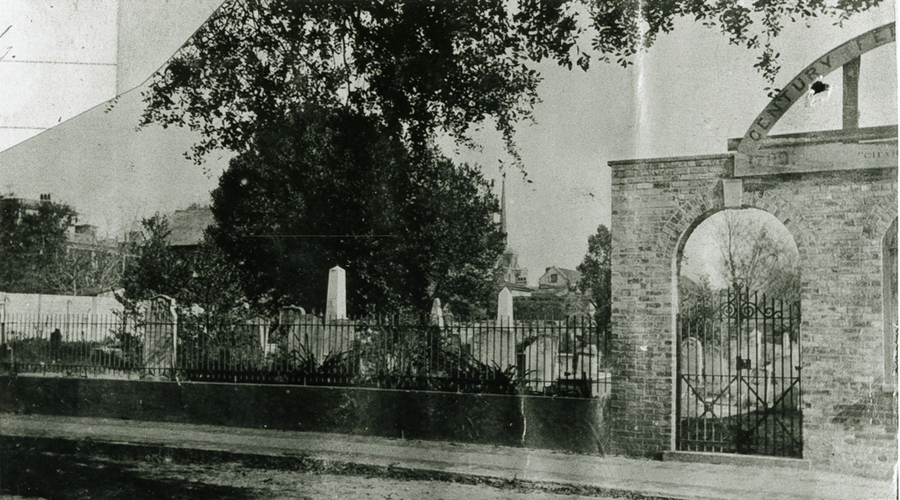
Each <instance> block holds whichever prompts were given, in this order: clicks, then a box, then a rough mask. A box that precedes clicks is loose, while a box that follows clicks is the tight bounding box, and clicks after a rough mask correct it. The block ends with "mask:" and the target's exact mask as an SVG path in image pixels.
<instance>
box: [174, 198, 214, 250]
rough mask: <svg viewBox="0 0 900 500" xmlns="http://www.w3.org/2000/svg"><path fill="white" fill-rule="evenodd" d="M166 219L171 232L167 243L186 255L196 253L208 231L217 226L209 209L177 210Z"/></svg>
mask: <svg viewBox="0 0 900 500" xmlns="http://www.w3.org/2000/svg"><path fill="white" fill-rule="evenodd" d="M166 219H167V221H168V222H169V230H170V231H171V232H170V233H169V236H168V238H166V243H168V244H169V247H170V248H172V249H173V250H176V251H178V252H181V253H185V254H188V253H192V252H194V251H196V250H197V248H199V247H200V244H201V243H202V242H203V238H204V237H205V235H206V229H207V228H209V227H211V226H215V224H216V218H215V217H214V216H213V213H212V210H210V209H209V208H208V207H203V208H189V209H187V210H176V211H175V213H173V214H172V215H170V216H168V217H167V218H166Z"/></svg>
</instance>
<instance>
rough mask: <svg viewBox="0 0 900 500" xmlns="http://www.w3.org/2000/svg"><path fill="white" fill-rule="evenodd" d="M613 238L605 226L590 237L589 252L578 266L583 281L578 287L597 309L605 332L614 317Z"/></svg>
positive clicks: (598, 317)
mask: <svg viewBox="0 0 900 500" xmlns="http://www.w3.org/2000/svg"><path fill="white" fill-rule="evenodd" d="M611 252H612V237H611V236H610V234H609V229H607V227H606V226H604V225H603V224H600V226H599V227H597V233H596V234H592V235H590V236H589V237H588V251H587V254H585V256H584V260H583V261H582V262H581V264H579V265H578V267H577V269H578V272H580V273H581V281H580V282H579V283H578V286H579V287H580V288H581V291H582V293H585V294H588V295H589V296H590V298H591V301H592V302H593V303H594V307H596V309H597V311H596V317H597V321H598V323H599V324H600V327H601V328H602V329H603V330H604V331H608V330H609V324H610V318H611V316H612V264H611Z"/></svg>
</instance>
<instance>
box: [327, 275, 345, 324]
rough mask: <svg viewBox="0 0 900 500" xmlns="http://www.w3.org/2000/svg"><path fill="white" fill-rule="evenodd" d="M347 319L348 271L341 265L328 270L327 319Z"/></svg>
mask: <svg viewBox="0 0 900 500" xmlns="http://www.w3.org/2000/svg"><path fill="white" fill-rule="evenodd" d="M342 319H347V273H346V272H345V271H344V270H343V269H341V267H340V266H334V267H332V268H331V269H330V270H329V271H328V298H327V300H326V302H325V320H326V321H329V322H331V321H335V320H342Z"/></svg>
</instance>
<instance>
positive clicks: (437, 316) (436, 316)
mask: <svg viewBox="0 0 900 500" xmlns="http://www.w3.org/2000/svg"><path fill="white" fill-rule="evenodd" d="M431 325H432V326H437V327H440V328H443V326H444V311H443V310H441V299H438V298H435V299H434V302H432V303H431Z"/></svg>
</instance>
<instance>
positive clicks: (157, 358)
mask: <svg viewBox="0 0 900 500" xmlns="http://www.w3.org/2000/svg"><path fill="white" fill-rule="evenodd" d="M144 325H145V326H144V335H143V337H144V338H143V341H144V342H143V343H144V346H143V347H144V349H143V362H144V363H143V364H144V374H145V376H147V377H149V378H153V379H162V378H170V377H172V376H173V375H174V372H175V360H176V356H177V352H176V349H177V346H178V342H177V340H176V339H177V336H178V313H176V312H175V300H174V299H172V298H170V297H166V296H165V295H159V296H156V297H154V298H152V299H150V300H149V303H148V304H147V307H146V318H145V321H144Z"/></svg>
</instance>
